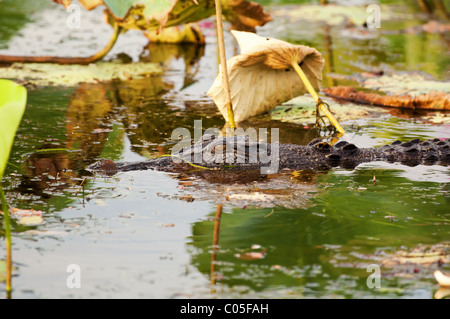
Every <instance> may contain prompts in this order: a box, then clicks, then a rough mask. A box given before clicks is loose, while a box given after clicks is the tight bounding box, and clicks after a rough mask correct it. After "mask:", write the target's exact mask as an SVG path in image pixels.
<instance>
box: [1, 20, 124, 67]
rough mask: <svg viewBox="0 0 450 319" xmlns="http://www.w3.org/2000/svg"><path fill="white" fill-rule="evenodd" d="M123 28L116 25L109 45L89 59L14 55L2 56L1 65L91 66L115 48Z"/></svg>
mask: <svg viewBox="0 0 450 319" xmlns="http://www.w3.org/2000/svg"><path fill="white" fill-rule="evenodd" d="M121 31H122V28H121V27H120V26H119V25H118V24H117V23H115V24H114V33H113V35H112V37H111V39H110V40H109V42H108V44H107V45H106V46H105V47H104V48H103V49H101V50H100V51H98V52H97V53H95V54H94V55H91V56H88V57H58V56H13V55H0V64H1V63H15V62H19V63H58V64H89V63H94V62H96V61H99V60H101V59H102V58H103V57H104V56H105V55H107V54H108V52H109V51H111V49H112V48H113V47H114V44H115V43H116V41H117V39H118V37H119V34H120V32H121Z"/></svg>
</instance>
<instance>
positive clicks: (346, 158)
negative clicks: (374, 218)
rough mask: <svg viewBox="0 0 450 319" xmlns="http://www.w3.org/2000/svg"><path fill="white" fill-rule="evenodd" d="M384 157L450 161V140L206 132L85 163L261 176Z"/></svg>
mask: <svg viewBox="0 0 450 319" xmlns="http://www.w3.org/2000/svg"><path fill="white" fill-rule="evenodd" d="M374 161H384V162H389V163H395V162H398V163H402V164H404V165H408V166H417V165H419V164H422V165H442V166H448V165H449V164H450V139H448V138H445V139H438V138H436V139H429V140H420V139H413V140H410V141H408V142H401V141H395V142H393V143H391V144H389V145H384V146H381V147H375V148H359V147H357V146H356V145H354V144H352V143H349V142H347V141H339V142H337V143H335V144H334V145H331V144H329V143H327V142H325V141H323V140H321V139H320V138H316V139H314V140H312V141H311V142H310V143H309V144H308V145H295V144H283V143H265V142H255V141H252V140H250V138H249V137H248V136H225V137H224V136H221V137H219V136H215V135H209V134H208V135H206V134H205V135H204V136H202V138H201V139H200V140H199V141H198V142H197V143H195V144H193V145H191V146H188V147H184V148H180V150H179V151H176V152H172V154H171V155H166V156H161V157H157V158H154V159H150V160H146V161H140V162H113V161H111V160H107V159H101V160H99V161H97V162H96V163H94V164H92V165H90V166H88V167H87V170H88V171H90V172H93V173H94V174H100V173H102V174H106V175H114V174H116V173H117V172H125V171H133V170H147V169H153V170H158V171H166V172H180V171H186V170H192V169H193V168H194V169H199V170H201V169H209V170H211V169H212V170H230V169H231V170H234V171H239V170H240V171H242V170H245V171H249V170H255V169H259V170H260V172H261V173H262V174H272V173H276V172H280V171H281V170H330V169H332V168H333V167H342V168H347V169H353V168H355V167H356V166H358V165H359V164H361V163H367V162H374Z"/></svg>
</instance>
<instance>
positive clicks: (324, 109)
mask: <svg viewBox="0 0 450 319" xmlns="http://www.w3.org/2000/svg"><path fill="white" fill-rule="evenodd" d="M291 65H292V67H293V68H294V70H295V71H296V72H297V74H298V76H299V77H300V79H301V80H302V82H303V84H304V85H305V87H306V89H307V90H308V92H309V94H311V96H312V97H313V99H314V101H316V104H317V105H318V107H319V109H320V110H321V111H322V112H323V113H324V114H325V115H326V117H327V118H328V119H329V120H330V122H331V124H333V126H334V127H335V128H336V129H337V130H338V132H339V133H341V134H345V130H344V129H343V128H342V126H341V125H340V124H339V122H338V121H337V120H336V119H335V118H334V116H333V114H331V112H330V111H329V110H328V108H327V107H326V105H325V104H324V103H323V102H322V100H321V99H320V97H319V95H318V94H317V92H316V90H315V89H314V87H313V86H312V85H311V83H310V82H309V80H308V78H307V77H306V74H305V73H304V72H303V70H302V68H301V67H300V66H299V65H298V64H297V63H296V62H292V64H291Z"/></svg>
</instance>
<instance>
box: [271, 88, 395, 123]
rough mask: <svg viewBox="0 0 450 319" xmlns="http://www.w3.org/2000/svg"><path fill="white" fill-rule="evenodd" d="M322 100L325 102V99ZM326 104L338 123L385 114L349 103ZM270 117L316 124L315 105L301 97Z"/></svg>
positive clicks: (379, 110) (308, 97) (312, 101)
mask: <svg viewBox="0 0 450 319" xmlns="http://www.w3.org/2000/svg"><path fill="white" fill-rule="evenodd" d="M323 100H324V101H325V102H327V100H326V99H323ZM328 104H329V105H330V109H331V112H332V113H334V116H335V117H336V119H337V120H338V121H339V122H345V121H348V120H356V119H360V118H366V117H377V116H380V115H381V114H384V113H386V111H385V110H382V109H374V108H371V107H369V106H364V105H355V104H351V103H344V104H339V105H336V103H335V102H330V101H328ZM270 117H271V119H273V120H277V121H282V122H289V123H296V124H302V125H309V124H312V123H315V122H316V104H315V102H314V99H313V98H311V97H310V96H306V95H302V96H299V97H296V98H294V99H292V100H290V101H288V102H286V103H284V104H282V105H279V106H277V107H276V108H274V109H273V110H272V111H271V112H270Z"/></svg>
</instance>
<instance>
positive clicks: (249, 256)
mask: <svg viewBox="0 0 450 319" xmlns="http://www.w3.org/2000/svg"><path fill="white" fill-rule="evenodd" d="M265 256H266V250H265V249H264V250H262V251H249V252H246V253H243V254H236V255H235V257H236V258H239V259H243V260H256V259H262V258H264V257H265Z"/></svg>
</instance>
